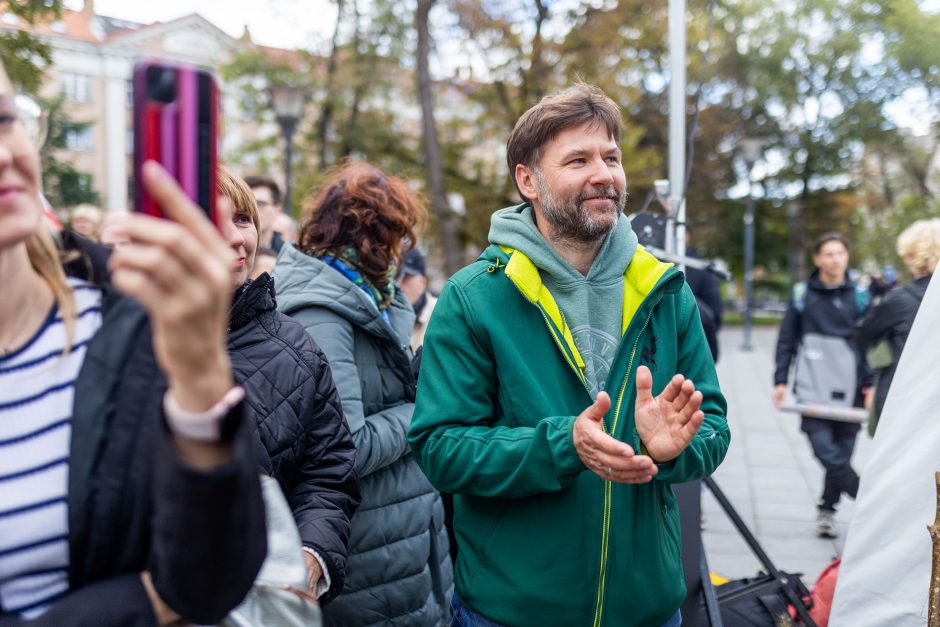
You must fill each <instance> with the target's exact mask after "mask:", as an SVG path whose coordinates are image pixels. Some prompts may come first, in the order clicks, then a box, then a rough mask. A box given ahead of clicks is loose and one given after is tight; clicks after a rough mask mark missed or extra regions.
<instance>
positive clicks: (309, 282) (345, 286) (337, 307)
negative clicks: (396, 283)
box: [274, 243, 415, 345]
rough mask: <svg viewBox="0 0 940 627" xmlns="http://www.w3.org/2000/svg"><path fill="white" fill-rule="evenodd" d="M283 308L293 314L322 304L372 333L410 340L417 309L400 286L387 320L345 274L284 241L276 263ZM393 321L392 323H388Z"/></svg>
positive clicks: (276, 276) (275, 268)
mask: <svg viewBox="0 0 940 627" xmlns="http://www.w3.org/2000/svg"><path fill="white" fill-rule="evenodd" d="M274 282H275V284H277V286H278V288H277V298H278V303H279V307H280V310H281V311H282V312H284V313H285V314H287V315H291V314H292V313H293V312H296V311H297V310H299V309H303V308H305V307H323V308H324V309H327V310H329V311H332V312H334V313H336V314H337V315H339V316H341V317H343V318H345V319H347V320H349V321H350V322H351V323H352V324H354V325H356V326H358V327H360V328H362V329H364V330H366V331H368V332H369V333H371V334H373V335H377V336H379V337H385V338H388V339H391V340H393V341H394V342H395V343H396V344H399V345H404V344H408V343H409V338H410V337H411V329H412V327H413V326H414V320H415V315H414V310H413V309H412V308H411V304H410V303H409V302H408V300H407V299H406V298H405V295H404V294H403V293H402V292H401V290H397V289H396V290H395V298H394V300H393V301H392V304H391V305H390V306H389V308H388V314H389V322H386V321H385V319H384V318H382V315H381V314H380V313H379V310H378V309H377V308H376V306H375V303H374V302H373V301H372V299H371V298H369V296H368V295H367V294H366V293H365V292H363V291H362V289H360V288H359V287H358V286H356V285H355V284H354V283H353V282H352V281H350V280H349V279H347V278H346V277H344V276H343V275H342V274H340V273H339V272H337V271H336V270H334V269H333V268H331V267H330V266H328V265H327V264H325V263H323V262H322V261H321V260H319V259H317V258H316V257H311V256H310V255H307V254H305V253H303V252H301V251H299V250H297V248H295V247H294V246H293V245H292V244H290V243H285V244H284V246H283V248H281V252H280V253H279V254H278V256H277V262H276V263H275V265H274ZM389 325H391V326H389Z"/></svg>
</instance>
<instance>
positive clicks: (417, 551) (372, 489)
mask: <svg viewBox="0 0 940 627" xmlns="http://www.w3.org/2000/svg"><path fill="white" fill-rule="evenodd" d="M274 278H275V282H276V283H277V285H278V308H279V309H280V310H281V311H283V312H284V313H287V314H289V315H291V316H292V317H293V318H295V319H296V320H297V321H298V322H300V323H301V324H302V325H303V326H304V328H305V329H307V332H308V333H310V335H312V336H313V337H314V339H316V341H317V343H318V344H319V345H320V346H321V347H322V348H323V352H324V353H326V356H327V357H328V358H329V360H330V366H331V368H332V370H333V377H334V379H335V380H336V387H337V389H338V390H339V394H340V397H341V398H342V401H343V411H344V413H345V414H346V419H347V421H348V423H349V427H350V430H351V431H352V434H353V441H354V443H355V444H356V469H357V470H358V472H359V476H360V489H361V490H362V505H361V506H360V508H359V511H358V512H357V513H356V516H355V517H354V518H353V521H352V534H351V537H350V544H349V561H348V566H347V572H348V576H347V578H346V586H345V588H344V589H343V592H342V594H340V596H339V597H337V598H336V600H335V601H333V603H332V604H330V605H329V606H327V607H325V608H324V619H325V621H326V623H327V624H329V625H343V626H345V625H355V626H357V627H365V626H367V625H402V626H405V625H407V626H408V627H421V626H428V627H430V626H432V625H433V626H436V625H440V624H441V623H442V622H444V620H445V618H446V615H447V607H448V603H449V600H450V595H451V591H452V589H453V583H452V576H453V575H452V568H451V563H450V556H449V554H448V547H447V532H446V530H445V528H444V509H443V505H442V503H441V498H440V496H439V495H438V493H437V491H436V490H435V489H434V488H433V487H432V486H431V484H430V483H429V482H428V480H427V478H426V477H425V476H424V473H422V472H421V469H420V468H418V465H417V464H416V463H415V460H414V458H413V457H412V455H411V451H410V449H409V448H408V441H407V439H406V434H407V431H408V426H409V424H410V423H411V415H412V413H413V412H414V393H415V385H414V376H413V374H412V371H411V359H410V357H411V348H410V346H409V339H410V337H411V328H412V326H413V324H414V312H413V310H412V309H411V305H409V304H408V301H407V300H406V299H405V297H404V295H403V294H402V293H401V292H398V293H397V294H396V296H395V300H394V302H393V303H392V305H391V306H390V307H389V309H388V310H387V311H388V314H389V318H390V322H386V321H385V320H384V319H383V318H382V316H381V315H380V314H379V311H378V309H376V307H375V304H374V303H373V302H372V300H371V298H370V297H369V296H367V295H366V293H365V292H364V291H363V290H362V289H360V288H359V287H357V286H356V285H355V284H353V283H352V282H351V281H350V280H349V279H347V278H346V277H345V276H343V275H342V274H340V273H339V272H337V271H336V270H334V269H333V268H331V267H329V266H327V265H326V264H325V263H323V262H322V261H320V260H319V259H315V258H313V257H310V256H308V255H305V254H304V253H302V252H300V251H298V250H297V249H295V248H294V247H293V246H291V245H289V244H285V245H284V248H283V249H282V250H281V253H280V255H279V256H278V260H277V265H276V266H275V268H274Z"/></svg>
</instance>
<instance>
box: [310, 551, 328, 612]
mask: <svg viewBox="0 0 940 627" xmlns="http://www.w3.org/2000/svg"><path fill="white" fill-rule="evenodd" d="M304 553H309V554H310V555H312V556H313V557H314V559H316V560H317V563H319V564H320V570H321V571H322V572H323V576H322V577H321V578H320V581H318V582H317V589H316V590H314V591H313V593H314V594H315V595H317V598H318V599H319V598H320V597H322V596H323V595H324V594H326V593H327V591H328V590H329V589H330V586H331V585H332V579H331V578H330V569H329V568H327V565H326V560H324V559H323V556H322V555H320V554H319V553H317V552H316V550H314V549H311V548H310V547H309V546H305V547H304Z"/></svg>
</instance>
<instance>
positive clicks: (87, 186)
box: [39, 94, 101, 209]
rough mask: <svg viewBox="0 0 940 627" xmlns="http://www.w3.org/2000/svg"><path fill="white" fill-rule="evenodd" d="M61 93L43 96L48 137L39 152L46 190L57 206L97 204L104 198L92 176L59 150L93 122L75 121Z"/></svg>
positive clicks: (51, 201)
mask: <svg viewBox="0 0 940 627" xmlns="http://www.w3.org/2000/svg"><path fill="white" fill-rule="evenodd" d="M63 101H64V96H62V95H61V94H60V95H58V96H56V97H54V98H51V99H44V100H41V103H40V104H41V106H42V108H43V110H44V111H45V112H46V141H45V143H44V144H43V146H42V150H40V152H39V160H40V164H41V167H42V181H43V194H44V195H45V196H46V199H47V200H48V201H49V204H51V205H52V206H53V207H55V208H57V209H58V208H64V207H72V206H75V205H78V204H81V203H91V204H94V205H97V204H99V203H100V202H101V198H100V197H99V195H98V192H96V191H95V189H94V186H93V185H92V177H91V176H90V175H88V174H84V173H82V172H79V171H78V170H76V169H75V168H74V167H73V166H72V164H71V163H69V162H67V161H63V160H62V159H61V158H60V157H58V156H57V153H58V152H59V151H61V150H63V149H65V148H66V147H67V142H68V136H69V134H71V133H79V132H82V131H84V130H85V129H87V128H88V127H89V126H91V124H90V123H89V122H75V121H73V120H71V119H69V117H68V116H67V115H66V114H65V111H64V110H63Z"/></svg>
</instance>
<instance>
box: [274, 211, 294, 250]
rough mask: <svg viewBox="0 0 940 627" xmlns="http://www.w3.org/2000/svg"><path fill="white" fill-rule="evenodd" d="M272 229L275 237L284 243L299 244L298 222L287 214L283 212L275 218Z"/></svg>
mask: <svg viewBox="0 0 940 627" xmlns="http://www.w3.org/2000/svg"><path fill="white" fill-rule="evenodd" d="M271 229H272V230H273V231H274V233H275V236H276V237H280V238H281V240H282V241H284V242H290V243H291V244H295V243H297V221H296V220H294V219H293V218H292V217H290V216H289V215H287V214H286V213H283V212H281V213H279V214H277V216H275V217H274V222H273V224H272V225H271ZM278 250H280V249H278Z"/></svg>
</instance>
